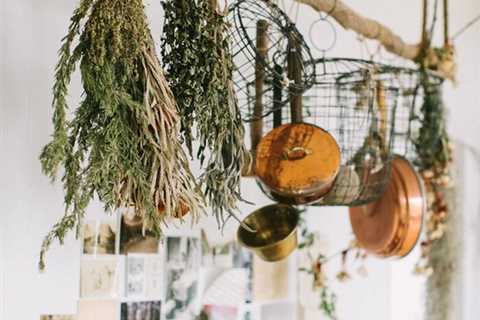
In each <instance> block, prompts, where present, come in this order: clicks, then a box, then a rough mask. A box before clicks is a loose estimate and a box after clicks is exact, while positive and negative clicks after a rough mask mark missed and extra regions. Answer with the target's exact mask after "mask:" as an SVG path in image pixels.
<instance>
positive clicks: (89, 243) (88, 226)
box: [82, 220, 97, 254]
mask: <svg viewBox="0 0 480 320" xmlns="http://www.w3.org/2000/svg"><path fill="white" fill-rule="evenodd" d="M96 237H97V221H95V220H89V221H85V223H84V224H83V227H82V238H83V253H84V254H95V247H96V246H97V239H96Z"/></svg>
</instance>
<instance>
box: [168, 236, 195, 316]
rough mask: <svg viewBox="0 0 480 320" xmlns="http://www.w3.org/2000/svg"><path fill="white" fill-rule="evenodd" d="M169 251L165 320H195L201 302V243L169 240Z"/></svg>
mask: <svg viewBox="0 0 480 320" xmlns="http://www.w3.org/2000/svg"><path fill="white" fill-rule="evenodd" d="M166 248H167V286H166V288H167V294H166V297H167V298H166V302H165V305H164V308H165V313H166V319H175V320H189V319H194V318H195V307H196V302H197V301H198V300H197V299H198V276H199V267H200V260H201V248H200V241H199V239H197V238H191V237H168V238H167V240H166Z"/></svg>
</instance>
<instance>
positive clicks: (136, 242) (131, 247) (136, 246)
mask: <svg viewBox="0 0 480 320" xmlns="http://www.w3.org/2000/svg"><path fill="white" fill-rule="evenodd" d="M158 246H159V239H158V238H157V237H155V236H154V235H153V234H152V233H151V232H149V231H145V234H144V230H143V218H142V217H141V216H138V215H136V214H135V212H134V211H133V210H127V211H125V212H124V213H123V214H122V222H121V227H120V254H125V255H126V254H129V253H158Z"/></svg>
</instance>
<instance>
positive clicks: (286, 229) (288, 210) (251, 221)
mask: <svg viewBox="0 0 480 320" xmlns="http://www.w3.org/2000/svg"><path fill="white" fill-rule="evenodd" d="M298 221H299V214H298V211H297V210H296V209H295V208H293V207H291V206H289V205H285V204H273V205H269V206H266V207H263V208H260V209H258V210H256V211H254V212H253V213H251V214H250V215H249V216H248V217H247V218H245V219H244V220H243V224H245V225H247V226H249V227H250V228H251V229H254V230H255V231H256V232H250V231H248V230H247V229H245V228H244V227H242V226H240V227H239V228H238V231H237V238H238V242H239V243H240V244H241V245H242V246H244V247H246V248H248V249H251V250H253V251H254V252H255V253H256V254H257V255H258V256H259V257H260V258H262V259H263V260H265V261H279V260H282V259H284V258H286V257H288V256H289V255H290V253H292V252H293V251H294V250H295V249H296V248H297V225H298Z"/></svg>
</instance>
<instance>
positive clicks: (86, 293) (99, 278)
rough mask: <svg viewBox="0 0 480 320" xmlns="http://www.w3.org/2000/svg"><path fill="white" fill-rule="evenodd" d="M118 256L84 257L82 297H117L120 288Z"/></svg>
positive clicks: (81, 270) (81, 268) (81, 285)
mask: <svg viewBox="0 0 480 320" xmlns="http://www.w3.org/2000/svg"><path fill="white" fill-rule="evenodd" d="M119 262H120V261H119V259H118V258H116V257H115V258H113V257H112V258H104V257H103V258H102V259H93V258H89V259H86V258H84V259H82V261H81V267H80V296H81V297H82V298H115V297H117V296H118V290H119V272H120V271H119V269H120V264H119Z"/></svg>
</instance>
